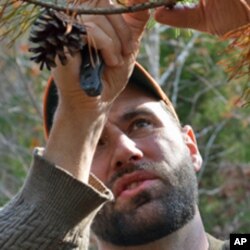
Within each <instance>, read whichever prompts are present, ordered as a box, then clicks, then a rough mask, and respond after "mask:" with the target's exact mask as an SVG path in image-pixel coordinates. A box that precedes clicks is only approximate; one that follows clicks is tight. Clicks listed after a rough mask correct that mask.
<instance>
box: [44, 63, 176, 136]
mask: <svg viewBox="0 0 250 250" xmlns="http://www.w3.org/2000/svg"><path fill="white" fill-rule="evenodd" d="M129 82H132V83H133V84H138V85H140V87H143V88H145V90H146V91H148V92H150V93H152V94H153V95H154V96H155V97H156V98H158V99H161V100H163V101H164V102H165V103H166V105H167V106H168V108H169V110H170V112H171V113H172V115H173V116H174V117H175V118H176V120H179V119H178V116H177V114H176V112H175V109H174V107H173V105H172V103H171V101H170V100H169V98H168V97H167V95H166V94H165V92H164V91H163V90H162V89H161V87H160V86H159V84H158V83H157V82H156V81H155V80H154V79H153V78H152V77H151V76H150V74H149V73H148V72H147V71H146V70H145V69H144V68H143V67H142V66H141V65H140V64H139V63H136V64H135V67H134V70H133V73H132V75H131V77H130V79H129ZM57 105H58V95H57V88H56V85H55V83H54V81H53V78H52V77H51V78H50V79H49V81H48V85H47V87H46V90H45V94H44V101H43V119H44V130H45V136H46V138H47V137H48V135H49V132H50V129H51V127H52V123H53V117H54V113H55V111H56V107H57Z"/></svg>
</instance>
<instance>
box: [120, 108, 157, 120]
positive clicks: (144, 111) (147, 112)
mask: <svg viewBox="0 0 250 250" xmlns="http://www.w3.org/2000/svg"><path fill="white" fill-rule="evenodd" d="M140 115H142V116H153V112H152V110H151V109H149V108H146V107H143V108H137V109H133V110H129V111H127V112H125V113H124V114H123V115H121V117H120V118H119V120H120V121H121V122H126V121H129V120H132V119H133V118H135V117H137V116H140Z"/></svg>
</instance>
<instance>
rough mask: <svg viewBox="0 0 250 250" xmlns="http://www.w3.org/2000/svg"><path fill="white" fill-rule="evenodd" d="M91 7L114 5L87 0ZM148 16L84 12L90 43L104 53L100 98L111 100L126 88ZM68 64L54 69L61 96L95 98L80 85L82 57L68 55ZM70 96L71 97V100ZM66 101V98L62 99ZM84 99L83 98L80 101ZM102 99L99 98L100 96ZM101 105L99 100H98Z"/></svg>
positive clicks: (86, 99) (85, 2) (143, 13)
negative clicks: (87, 13)
mask: <svg viewBox="0 0 250 250" xmlns="http://www.w3.org/2000/svg"><path fill="white" fill-rule="evenodd" d="M145 1H146V0H140V1H136V0H129V1H128V3H129V4H135V3H139V2H145ZM84 4H85V5H86V6H88V7H103V8H104V7H105V8H113V7H114V5H113V4H112V3H111V1H108V0H99V1H95V0H89V1H84ZM148 18H149V12H148V11H141V12H138V13H132V14H130V13H129V14H123V15H118V14H117V15H106V16H104V15H82V16H81V17H80V20H79V21H80V22H82V23H83V25H84V26H85V27H86V29H87V34H88V35H87V41H88V45H89V46H92V47H94V48H95V49H97V50H99V51H100V52H101V56H102V58H103V60H104V62H105V67H104V75H103V87H104V89H103V92H102V94H101V100H103V101H105V103H106V102H111V101H112V100H113V99H114V98H115V97H116V96H117V95H118V94H119V93H120V92H121V90H122V89H123V88H124V87H125V85H126V83H127V80H128V77H129V75H130V73H131V71H132V69H133V66H134V63H135V59H136V56H137V53H138V50H139V43H140V40H141V36H142V32H143V30H144V28H145V25H146V22H147V20H148ZM68 61H69V63H68V64H67V65H66V66H62V65H60V63H59V62H58V63H57V64H59V66H58V67H57V68H56V69H54V70H53V77H54V79H55V81H56V84H57V87H58V89H59V91H60V95H61V97H62V98H64V97H67V100H66V101H67V102H68V101H74V102H79V103H78V105H79V104H81V102H83V101H85V103H84V106H85V107H86V105H88V104H87V103H86V102H90V103H93V100H94V99H93V98H88V97H87V96H86V95H85V94H84V93H83V91H82V90H81V89H80V87H79V75H80V63H81V57H80V55H77V56H75V57H73V58H72V57H70V56H69V58H68ZM70 99H71V100H70ZM62 100H64V99H62ZM80 100H81V101H80ZM98 100H99V101H100V98H99V99H98ZM98 105H100V103H98Z"/></svg>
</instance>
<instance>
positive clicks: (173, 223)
mask: <svg viewBox="0 0 250 250" xmlns="http://www.w3.org/2000/svg"><path fill="white" fill-rule="evenodd" d="M193 169H194V168H193V165H192V162H191V160H190V156H189V155H183V159H182V161H180V164H179V166H178V167H175V168H174V169H172V170H170V167H168V166H167V163H165V162H161V163H152V162H150V163H144V164H141V165H134V166H130V167H129V168H126V169H123V170H121V171H119V172H117V173H116V174H115V175H114V176H113V177H112V180H111V181H109V183H107V185H108V187H110V188H111V189H112V187H113V185H114V183H115V182H116V181H117V180H118V179H119V178H122V177H124V176H125V175H129V174H133V173H135V172H138V173H140V172H145V171H146V172H149V173H151V174H152V176H155V178H156V179H154V183H153V184H152V185H151V187H150V188H148V189H147V188H145V189H144V190H143V191H142V192H139V193H138V194H137V195H135V196H134V197H133V198H132V199H130V200H129V204H127V206H123V205H119V204H116V200H115V201H114V202H110V203H107V204H105V205H104V207H103V208H102V209H101V211H100V212H99V213H98V214H97V216H96V217H95V219H94V222H93V225H92V230H93V232H94V233H95V234H96V235H97V237H98V238H100V239H102V240H104V241H107V242H110V243H112V244H115V245H120V246H132V245H140V244H146V243H148V242H152V241H155V240H158V239H160V238H162V237H164V236H167V235H169V234H171V233H172V232H174V231H176V230H178V229H180V228H182V227H183V226H184V225H185V224H186V223H188V222H189V221H190V220H191V219H192V218H193V217H194V214H195V206H196V204H197V181H196V177H195V173H194V170H193Z"/></svg>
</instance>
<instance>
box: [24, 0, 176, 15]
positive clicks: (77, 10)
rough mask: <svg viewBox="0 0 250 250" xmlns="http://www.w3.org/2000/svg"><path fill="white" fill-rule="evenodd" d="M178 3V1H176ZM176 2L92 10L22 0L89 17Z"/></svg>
mask: <svg viewBox="0 0 250 250" xmlns="http://www.w3.org/2000/svg"><path fill="white" fill-rule="evenodd" d="M177 1H178V0H177ZM177 1H176V0H158V1H156V2H148V3H140V4H135V5H133V6H121V7H114V8H112V9H111V8H98V7H97V8H93V7H91V8H90V7H86V6H85V7H81V5H80V4H78V5H77V6H76V7H71V6H63V5H59V4H52V3H46V2H43V1H39V0H22V2H24V3H29V4H34V5H35V6H40V7H44V8H48V9H53V10H57V11H61V12H65V13H74V14H77V15H82V14H85V15H86V14H91V15H104V14H109V15H112V14H121V13H129V12H136V11H142V10H147V9H153V8H157V7H160V6H165V5H166V6H173V5H174V4H175V3H176V2H177ZM179 1H180V0H179Z"/></svg>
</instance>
